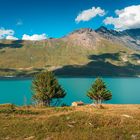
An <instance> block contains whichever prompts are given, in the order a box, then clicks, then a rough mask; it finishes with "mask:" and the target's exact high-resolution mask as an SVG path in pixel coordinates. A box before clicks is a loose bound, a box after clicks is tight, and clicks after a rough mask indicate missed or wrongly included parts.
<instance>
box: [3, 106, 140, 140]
mask: <svg viewBox="0 0 140 140" xmlns="http://www.w3.org/2000/svg"><path fill="white" fill-rule="evenodd" d="M0 108H1V107H0ZM2 108H3V107H2ZM16 110H30V111H31V113H30V114H26V112H24V113H23V114H15V113H9V114H7V113H1V114H0V132H1V133H0V139H1V140H3V139H9V140H24V139H28V140H29V139H33V140H46V139H47V140H75V139H78V140H89V139H92V140H101V139H104V140H131V139H132V140H133V139H134V140H139V139H140V105H104V109H97V108H95V107H93V106H89V105H87V106H83V107H57V108H34V107H28V108H27V107H18V108H16ZM33 112H38V113H37V114H34V113H33ZM32 113H33V114H32Z"/></svg>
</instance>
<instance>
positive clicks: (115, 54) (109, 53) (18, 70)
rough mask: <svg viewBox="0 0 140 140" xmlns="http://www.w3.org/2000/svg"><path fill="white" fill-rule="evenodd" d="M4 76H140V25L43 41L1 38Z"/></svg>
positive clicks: (79, 32) (87, 30)
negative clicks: (51, 73) (46, 73)
mask: <svg viewBox="0 0 140 140" xmlns="http://www.w3.org/2000/svg"><path fill="white" fill-rule="evenodd" d="M0 60H1V61H0V76H32V75H34V74H35V73H38V72H40V71H43V70H46V69H48V70H53V71H54V72H55V73H56V74H57V75H61V76H139V75H140V29H129V30H125V31H116V30H112V29H107V28H106V27H103V26H102V27H100V28H98V29H97V30H93V29H91V28H82V29H79V30H75V31H73V32H71V33H70V34H68V35H66V36H64V37H62V38H49V39H47V40H42V41H24V40H16V41H14V40H0Z"/></svg>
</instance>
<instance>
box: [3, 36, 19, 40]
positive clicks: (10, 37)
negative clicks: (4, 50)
mask: <svg viewBox="0 0 140 140" xmlns="http://www.w3.org/2000/svg"><path fill="white" fill-rule="evenodd" d="M6 39H7V40H18V38H17V37H14V36H12V35H8V36H6Z"/></svg>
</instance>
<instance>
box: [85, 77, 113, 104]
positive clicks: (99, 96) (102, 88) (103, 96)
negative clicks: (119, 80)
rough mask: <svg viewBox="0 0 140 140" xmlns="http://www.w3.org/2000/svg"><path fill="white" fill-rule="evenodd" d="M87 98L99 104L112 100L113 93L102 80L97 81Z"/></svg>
mask: <svg viewBox="0 0 140 140" xmlns="http://www.w3.org/2000/svg"><path fill="white" fill-rule="evenodd" d="M87 96H88V97H89V98H90V99H92V100H95V102H96V103H97V104H101V103H102V102H103V101H107V100H110V99H112V93H111V92H110V91H109V90H108V89H107V87H106V84H105V82H104V81H103V80H102V79H101V78H97V79H96V80H95V82H94V83H93V84H92V86H91V88H90V90H89V91H88V93H87Z"/></svg>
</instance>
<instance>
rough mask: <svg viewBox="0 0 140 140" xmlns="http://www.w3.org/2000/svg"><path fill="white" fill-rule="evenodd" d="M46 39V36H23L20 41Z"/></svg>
mask: <svg viewBox="0 0 140 140" xmlns="http://www.w3.org/2000/svg"><path fill="white" fill-rule="evenodd" d="M45 39H47V36H46V34H40V35H39V34H34V35H31V36H30V35H27V34H24V35H23V37H22V40H33V41H39V40H45Z"/></svg>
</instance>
